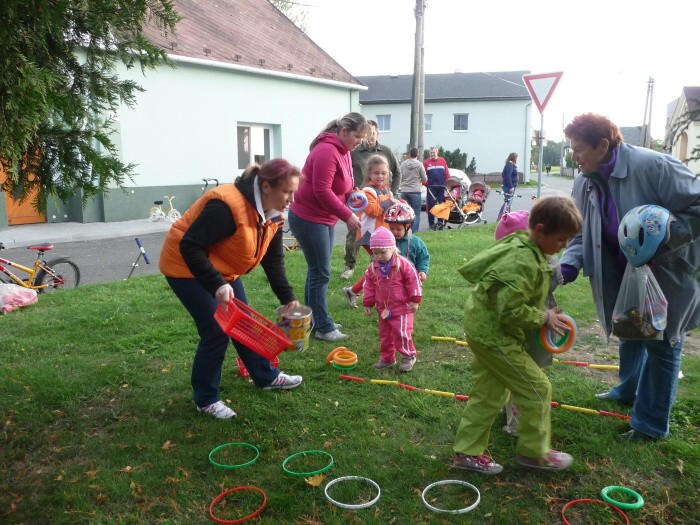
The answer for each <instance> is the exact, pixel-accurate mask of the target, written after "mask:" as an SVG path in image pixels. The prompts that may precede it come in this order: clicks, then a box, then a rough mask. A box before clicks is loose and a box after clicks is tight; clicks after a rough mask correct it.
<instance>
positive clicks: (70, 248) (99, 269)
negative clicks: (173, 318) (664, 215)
mask: <svg viewBox="0 0 700 525" xmlns="http://www.w3.org/2000/svg"><path fill="white" fill-rule="evenodd" d="M535 180H536V175H535ZM542 183H543V186H542V188H541V195H542V196H544V195H551V194H565V195H569V194H570V193H571V186H572V184H573V181H572V179H564V178H560V177H547V176H546V175H543V176H542ZM518 195H520V197H517V198H516V199H515V201H514V203H513V209H515V210H529V209H530V208H531V207H532V204H533V201H532V197H533V196H535V195H537V188H536V187H520V188H519V191H518ZM502 202H503V201H502V197H501V196H500V195H499V194H497V193H496V192H495V191H492V192H491V196H490V197H489V199H488V201H487V202H486V205H485V206H484V213H483V218H484V220H486V221H487V222H489V223H491V222H494V221H495V220H496V216H497V215H498V210H499V208H500V207H501V204H502ZM146 224H147V223H146ZM421 225H425V228H427V225H428V218H427V216H426V214H425V212H423V215H422V217H421ZM346 232H347V230H346V228H345V223H343V222H339V223H338V225H337V226H336V232H335V244H336V245H337V244H344V243H345V234H346ZM110 235H112V236H113V237H112V238H108V239H100V240H89V241H77V242H59V243H56V244H55V245H54V250H53V251H52V252H49V253H48V257H47V258H48V259H49V260H51V259H53V258H56V257H70V258H71V259H73V260H74V261H75V262H76V263H77V264H78V266H79V267H80V275H81V283H83V284H94V283H106V282H113V281H120V280H124V279H126V277H127V275H129V272H130V271H131V269H132V267H133V264H134V262H135V261H136V259H137V257H138V255H139V250H138V246H137V245H136V242H135V241H134V237H138V238H139V239H140V240H141V243H142V245H143V247H144V249H145V250H146V254H147V255H148V257H149V260H150V264H146V263H145V261H144V260H143V258H141V259H140V260H139V263H138V266H137V267H136V268H135V269H134V273H133V276H139V275H153V274H158V273H159V272H158V256H159V255H160V250H161V246H162V245H163V239H164V238H165V231H159V232H155V233H153V232H151V233H144V234H135V235H132V236H129V237H114V235H119V233H118V232H117V233H111V234H110ZM46 240H47V241H49V242H51V239H46ZM34 253H35V252H32V251H29V250H27V249H26V248H11V249H7V250H3V251H2V252H1V253H0V256H2V257H5V258H7V259H11V260H13V261H16V262H18V263H22V264H26V265H31V264H32V261H33V260H34Z"/></svg>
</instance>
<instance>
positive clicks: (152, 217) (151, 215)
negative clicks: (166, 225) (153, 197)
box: [148, 206, 165, 222]
mask: <svg viewBox="0 0 700 525" xmlns="http://www.w3.org/2000/svg"><path fill="white" fill-rule="evenodd" d="M164 217H165V213H163V210H162V209H160V208H159V207H158V206H153V208H151V210H150V211H149V212H148V220H149V221H150V222H156V221H159V220H161V219H163V218H164Z"/></svg>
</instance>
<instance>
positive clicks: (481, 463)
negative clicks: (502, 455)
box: [452, 452, 503, 475]
mask: <svg viewBox="0 0 700 525" xmlns="http://www.w3.org/2000/svg"><path fill="white" fill-rule="evenodd" d="M452 466H453V467H455V468H461V469H464V470H473V471H474V472H480V473H481V474H489V475H492V474H499V473H500V472H502V471H503V466H501V465H499V464H498V463H496V462H495V461H494V460H492V459H491V457H490V456H489V455H488V454H482V455H481V456H467V455H466V454H461V453H459V452H457V453H456V454H455V455H454V457H453V458H452Z"/></svg>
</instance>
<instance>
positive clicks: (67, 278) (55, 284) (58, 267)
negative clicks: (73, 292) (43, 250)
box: [34, 257, 80, 292]
mask: <svg viewBox="0 0 700 525" xmlns="http://www.w3.org/2000/svg"><path fill="white" fill-rule="evenodd" d="M44 266H46V270H48V272H47V271H46V270H43V269H41V270H39V273H37V276H36V279H35V280H34V286H42V288H39V289H38V290H37V291H38V292H52V291H54V290H56V289H58V288H75V287H76V286H78V285H79V284H80V269H79V268H78V265H77V264H75V263H74V262H73V261H71V260H70V259H68V258H66V257H62V258H60V259H54V260H53V261H49V262H47V263H44Z"/></svg>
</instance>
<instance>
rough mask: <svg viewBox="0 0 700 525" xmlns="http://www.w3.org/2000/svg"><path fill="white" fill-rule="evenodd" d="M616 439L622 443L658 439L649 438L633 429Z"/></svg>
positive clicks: (647, 435)
mask: <svg viewBox="0 0 700 525" xmlns="http://www.w3.org/2000/svg"><path fill="white" fill-rule="evenodd" d="M618 437H619V438H620V439H621V440H622V441H654V440H656V439H658V438H657V437H654V436H650V435H649V434H645V433H644V432H640V431H639V430H635V429H632V430H628V431H627V432H623V433H622V434H620V435H619V436H618Z"/></svg>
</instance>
